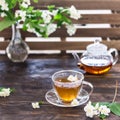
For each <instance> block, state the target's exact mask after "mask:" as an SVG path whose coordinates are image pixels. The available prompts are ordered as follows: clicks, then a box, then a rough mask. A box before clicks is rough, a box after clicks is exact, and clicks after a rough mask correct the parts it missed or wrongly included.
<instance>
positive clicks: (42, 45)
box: [0, 38, 120, 50]
mask: <svg viewBox="0 0 120 120" xmlns="http://www.w3.org/2000/svg"><path fill="white" fill-rule="evenodd" d="M26 43H27V44H28V46H29V47H30V50H86V46H87V45H89V44H92V43H93V42H89V41H88V42H84V41H79V42H74V38H73V41H72V42H71V41H61V42H54V41H53V42H39V41H38V42H34V41H33V42H26ZM101 43H103V44H105V45H107V46H108V48H116V49H118V50H120V40H111V41H106V40H104V41H102V42H101ZM8 44H9V42H8V41H7V42H0V50H5V49H6V47H7V46H8Z"/></svg>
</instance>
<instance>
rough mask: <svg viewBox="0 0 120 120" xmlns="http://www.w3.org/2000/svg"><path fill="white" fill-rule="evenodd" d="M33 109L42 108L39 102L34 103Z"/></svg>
mask: <svg viewBox="0 0 120 120" xmlns="http://www.w3.org/2000/svg"><path fill="white" fill-rule="evenodd" d="M32 107H33V108H34V109H36V108H40V105H39V102H33V103H32Z"/></svg>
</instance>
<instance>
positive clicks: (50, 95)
mask: <svg viewBox="0 0 120 120" xmlns="http://www.w3.org/2000/svg"><path fill="white" fill-rule="evenodd" d="M45 98H46V100H47V101H48V102H49V103H50V104H52V105H55V106H58V107H76V106H80V105H83V104H84V103H86V102H87V101H88V100H89V94H88V92H87V91H86V90H84V89H82V90H81V92H80V93H79V95H78V97H77V100H78V102H79V104H77V105H71V103H62V102H60V100H59V99H58V98H57V96H56V94H55V91H54V90H53V89H51V90H49V91H48V92H47V93H46V95H45Z"/></svg>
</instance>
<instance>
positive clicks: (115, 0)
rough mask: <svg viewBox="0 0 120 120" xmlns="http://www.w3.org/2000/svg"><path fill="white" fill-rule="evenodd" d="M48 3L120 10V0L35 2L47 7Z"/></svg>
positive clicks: (41, 6) (81, 7)
mask: <svg viewBox="0 0 120 120" xmlns="http://www.w3.org/2000/svg"><path fill="white" fill-rule="evenodd" d="M48 5H56V6H57V7H61V6H63V7H67V6H68V7H70V6H71V5H74V6H76V8H77V9H112V10H120V7H119V5H120V1H119V0H61V1H55V0H49V1H48V0H39V4H34V6H36V8H43V9H45V8H46V7H47V6H48Z"/></svg>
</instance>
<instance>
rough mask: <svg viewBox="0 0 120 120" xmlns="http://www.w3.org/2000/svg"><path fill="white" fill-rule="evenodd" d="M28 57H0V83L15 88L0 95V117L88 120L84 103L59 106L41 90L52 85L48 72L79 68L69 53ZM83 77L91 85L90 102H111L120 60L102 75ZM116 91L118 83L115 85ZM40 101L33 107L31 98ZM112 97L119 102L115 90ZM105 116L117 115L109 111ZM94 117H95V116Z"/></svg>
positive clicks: (1, 119)
mask: <svg viewBox="0 0 120 120" xmlns="http://www.w3.org/2000/svg"><path fill="white" fill-rule="evenodd" d="M39 57H40V58H39V59H28V60H26V62H24V63H19V64H15V63H12V62H10V61H9V60H6V61H5V60H4V61H2V60H0V86H2V87H3V86H4V87H11V88H15V92H14V93H12V94H11V96H9V97H6V98H0V115H1V117H0V120H73V119H75V120H90V119H89V118H87V117H86V116H85V112H84V111H83V108H84V106H85V105H82V106H78V107H74V108H60V107H56V106H53V105H51V104H49V103H48V102H47V101H46V99H45V94H46V92H47V91H48V90H50V89H52V80H51V75H52V74H53V73H54V72H56V71H58V70H62V69H73V70H77V71H79V69H78V68H77V66H76V64H75V61H74V60H73V57H72V58H71V56H66V57H65V56H61V57H59V58H58V57H57V58H49V59H47V58H42V56H39ZM85 80H86V81H89V82H91V83H92V84H93V85H94V91H93V93H92V95H91V97H90V100H91V101H93V102H98V101H104V102H105V101H108V102H111V101H112V99H113V96H114V90H115V82H116V80H118V82H120V63H118V64H117V65H115V66H113V67H112V69H111V70H110V71H109V72H108V73H106V74H104V75H90V74H85ZM118 91H120V86H118ZM40 100H42V101H44V103H43V105H41V107H40V109H33V108H32V106H31V102H35V101H40ZM116 101H117V102H120V93H119V92H118V94H117V97H116ZM107 119H108V120H119V119H120V118H119V117H117V116H115V115H113V114H110V116H109V117H108V118H107ZM94 120H99V119H98V118H97V117H95V118H94Z"/></svg>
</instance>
